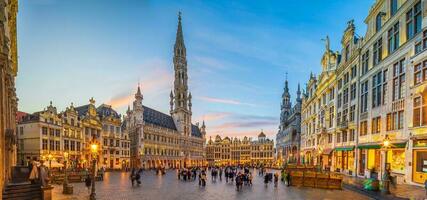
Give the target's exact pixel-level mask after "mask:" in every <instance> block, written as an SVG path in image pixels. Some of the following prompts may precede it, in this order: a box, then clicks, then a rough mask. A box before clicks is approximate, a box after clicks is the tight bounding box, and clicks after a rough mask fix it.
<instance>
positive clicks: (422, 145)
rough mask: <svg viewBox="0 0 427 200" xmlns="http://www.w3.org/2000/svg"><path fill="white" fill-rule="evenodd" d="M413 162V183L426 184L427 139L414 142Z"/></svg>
mask: <svg viewBox="0 0 427 200" xmlns="http://www.w3.org/2000/svg"><path fill="white" fill-rule="evenodd" d="M412 162H413V165H412V181H413V182H414V183H419V184H424V182H425V181H426V180H427V139H417V140H414V143H413V153H412Z"/></svg>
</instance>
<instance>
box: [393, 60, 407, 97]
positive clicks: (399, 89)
mask: <svg viewBox="0 0 427 200" xmlns="http://www.w3.org/2000/svg"><path fill="white" fill-rule="evenodd" d="M404 94H405V59H402V60H400V61H399V62H397V63H395V64H394V65H393V101H394V100H398V99H401V98H403V97H404Z"/></svg>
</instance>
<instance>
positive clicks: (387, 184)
mask: <svg viewBox="0 0 427 200" xmlns="http://www.w3.org/2000/svg"><path fill="white" fill-rule="evenodd" d="M383 148H384V174H383V177H382V179H383V188H382V193H383V194H390V172H389V169H388V167H387V157H388V156H387V154H388V148H390V138H389V137H388V135H385V138H384V141H383Z"/></svg>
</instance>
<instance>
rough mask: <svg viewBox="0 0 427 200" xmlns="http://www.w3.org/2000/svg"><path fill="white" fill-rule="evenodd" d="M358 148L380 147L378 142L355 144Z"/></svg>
mask: <svg viewBox="0 0 427 200" xmlns="http://www.w3.org/2000/svg"><path fill="white" fill-rule="evenodd" d="M357 148H358V149H381V145H379V144H372V143H371V144H360V145H359V146H357Z"/></svg>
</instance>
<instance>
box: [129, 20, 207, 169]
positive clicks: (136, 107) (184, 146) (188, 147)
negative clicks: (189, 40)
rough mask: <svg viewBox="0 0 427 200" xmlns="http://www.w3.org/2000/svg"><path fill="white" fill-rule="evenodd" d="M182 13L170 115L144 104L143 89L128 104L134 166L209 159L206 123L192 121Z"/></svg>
mask: <svg viewBox="0 0 427 200" xmlns="http://www.w3.org/2000/svg"><path fill="white" fill-rule="evenodd" d="M186 54H187V52H186V48H185V44H184V36H183V32H182V24H181V13H180V14H179V17H178V29H177V33H176V41H175V46H174V57H173V64H174V71H175V76H174V77H175V80H174V88H173V90H172V91H171V93H170V102H169V104H170V115H167V114H164V113H161V112H159V111H156V110H154V109H152V108H149V107H146V106H144V105H143V104H142V100H143V96H142V93H141V89H140V87H139V86H138V90H137V92H136V94H135V100H134V102H133V107H132V109H130V107H129V108H128V111H127V113H126V114H127V115H126V129H127V130H128V131H129V135H130V138H131V146H130V150H131V165H132V166H133V167H145V168H153V167H159V166H164V167H169V168H171V167H190V166H196V165H197V166H202V165H204V164H205V163H204V162H205V152H204V146H205V142H206V138H205V135H206V130H205V129H206V127H205V123H204V122H203V123H202V125H201V126H199V123H197V124H196V125H194V124H192V123H191V115H192V111H191V107H192V103H191V98H192V97H191V92H188V75H187V71H188V70H187V59H186Z"/></svg>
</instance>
